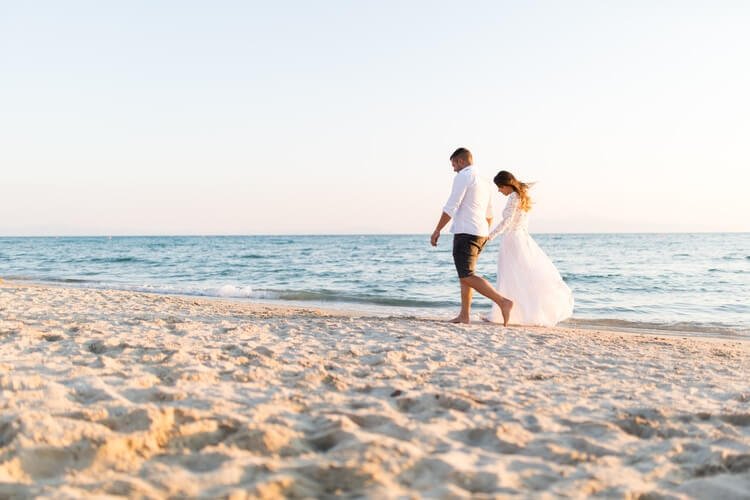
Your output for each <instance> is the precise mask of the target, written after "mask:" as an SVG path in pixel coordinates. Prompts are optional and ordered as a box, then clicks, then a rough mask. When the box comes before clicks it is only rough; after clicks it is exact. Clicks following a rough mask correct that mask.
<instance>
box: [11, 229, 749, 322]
mask: <svg viewBox="0 0 750 500" xmlns="http://www.w3.org/2000/svg"><path fill="white" fill-rule="evenodd" d="M533 237H534V239H535V240H536V241H537V243H539V245H540V246H541V247H542V248H543V249H544V250H545V252H547V254H548V255H549V256H550V258H551V259H552V260H553V262H554V263H555V264H556V266H557V268H558V269H559V270H560V273H561V274H562V276H563V279H564V280H565V281H566V283H567V284H568V286H570V288H571V289H572V291H573V295H574V297H575V310H574V316H573V318H572V319H571V320H569V321H567V322H566V323H567V324H575V325H578V326H608V327H618V328H623V329H636V330H659V331H676V332H684V333H709V334H712V333H713V334H726V335H739V336H748V335H750V233H713V234H705V233H701V234H536V235H533ZM500 244H501V243H500V239H498V240H496V241H493V242H491V243H490V244H489V245H487V247H486V248H485V250H484V252H483V253H482V255H481V256H480V259H479V263H478V272H479V273H480V274H481V275H483V276H485V277H486V278H488V279H489V280H490V281H492V282H494V280H495V277H496V259H497V252H498V247H499V245H500ZM0 277H1V278H3V279H5V280H8V281H19V282H34V283H56V284H63V285H65V286H75V287H90V288H114V289H124V290H135V291H144V292H153V293H161V294H179V295H198V296H209V297H224V298H235V299H240V300H243V299H244V300H252V301H256V302H265V301H268V302H275V303H284V304H305V305H309V306H323V307H328V308H338V309H355V310H362V311H368V312H373V313H382V314H388V315H404V316H415V315H416V316H425V317H438V318H448V317H451V316H452V315H455V313H456V312H457V310H458V306H459V294H458V290H459V287H458V281H457V278H456V276H455V271H454V268H453V262H452V257H451V235H450V234H447V233H446V234H443V236H442V237H441V240H440V243H439V245H438V247H437V248H433V247H431V246H430V244H429V236H428V235H355V236H350V235H346V236H338V235H337V236H210V237H199V236H190V237H181V236H169V237H59V238H56V237H46V238H35V237H30V238H0ZM1 306H2V305H1V304H0V307H1ZM489 307H490V302H489V301H488V300H487V299H485V298H484V297H481V296H477V295H476V294H475V299H474V306H473V312H474V313H481V312H484V311H487V310H488V309H489Z"/></svg>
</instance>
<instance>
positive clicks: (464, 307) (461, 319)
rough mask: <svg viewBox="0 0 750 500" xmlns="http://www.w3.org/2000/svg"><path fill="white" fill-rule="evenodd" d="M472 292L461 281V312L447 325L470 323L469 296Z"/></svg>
mask: <svg viewBox="0 0 750 500" xmlns="http://www.w3.org/2000/svg"><path fill="white" fill-rule="evenodd" d="M473 293H474V290H473V289H472V288H471V287H470V286H469V285H467V284H465V283H464V281H463V280H461V312H460V313H458V316H456V317H455V318H453V319H452V320H450V321H449V323H466V324H469V323H471V296H472V294H473Z"/></svg>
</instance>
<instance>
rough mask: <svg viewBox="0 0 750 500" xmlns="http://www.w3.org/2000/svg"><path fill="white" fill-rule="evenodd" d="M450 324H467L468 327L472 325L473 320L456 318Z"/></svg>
mask: <svg viewBox="0 0 750 500" xmlns="http://www.w3.org/2000/svg"><path fill="white" fill-rule="evenodd" d="M448 323H465V324H467V325H468V324H470V323H471V319H469V318H463V317H461V316H456V317H455V318H453V319H452V320H450V321H448Z"/></svg>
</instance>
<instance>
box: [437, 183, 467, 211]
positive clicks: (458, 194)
mask: <svg viewBox="0 0 750 500" xmlns="http://www.w3.org/2000/svg"><path fill="white" fill-rule="evenodd" d="M467 180H468V179H467V176H465V175H461V172H459V173H458V174H456V177H455V178H454V179H453V187H452V188H451V195H450V196H449V197H448V201H447V202H446V203H445V206H444V207H443V212H445V213H446V214H448V215H450V216H451V218H453V217H455V216H456V211H458V206H459V205H460V204H461V200H463V199H464V195H465V194H466V187H467Z"/></svg>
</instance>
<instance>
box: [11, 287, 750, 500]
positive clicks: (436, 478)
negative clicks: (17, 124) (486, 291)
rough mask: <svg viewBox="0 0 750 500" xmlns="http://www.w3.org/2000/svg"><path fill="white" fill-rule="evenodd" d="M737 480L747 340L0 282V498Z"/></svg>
mask: <svg viewBox="0 0 750 500" xmlns="http://www.w3.org/2000/svg"><path fill="white" fill-rule="evenodd" d="M117 496H124V497H131V498H170V497H171V498H186V497H188V498H189V497H199V498H231V499H243V498H278V497H282V496H283V497H289V498H307V497H309V498H339V497H344V498H362V497H364V498H469V497H471V498H541V499H545V498H563V497H565V498H567V497H574V498H589V497H594V498H632V499H636V498H640V499H642V500H646V499H651V500H653V499H661V498H700V499H711V500H713V499H719V498H722V499H734V498H744V499H748V498H750V343H748V342H747V341H744V340H726V339H706V338H693V337H690V338H683V337H668V336H665V337H657V336H638V335H629V334H622V333H616V332H595V331H590V330H573V329H536V328H506V329H503V328H501V327H499V326H496V325H487V324H476V325H471V326H463V325H462V326H455V325H449V324H446V323H440V322H435V321H429V320H419V319H384V318H375V317H357V316H352V315H349V316H347V315H337V314H329V313H324V312H321V311H313V310H302V309H297V310H295V309H289V308H272V307H268V306H262V305H252V304H245V303H238V302H222V301H213V300H202V299H191V298H181V297H165V296H157V295H148V294H138V293H129V292H121V291H99V290H80V289H67V288H55V287H39V286H20V285H9V284H7V283H6V284H3V285H0V498H30V497H41V498H79V497H80V498H87V497H88V498H90V497H97V498H115V497H117Z"/></svg>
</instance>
